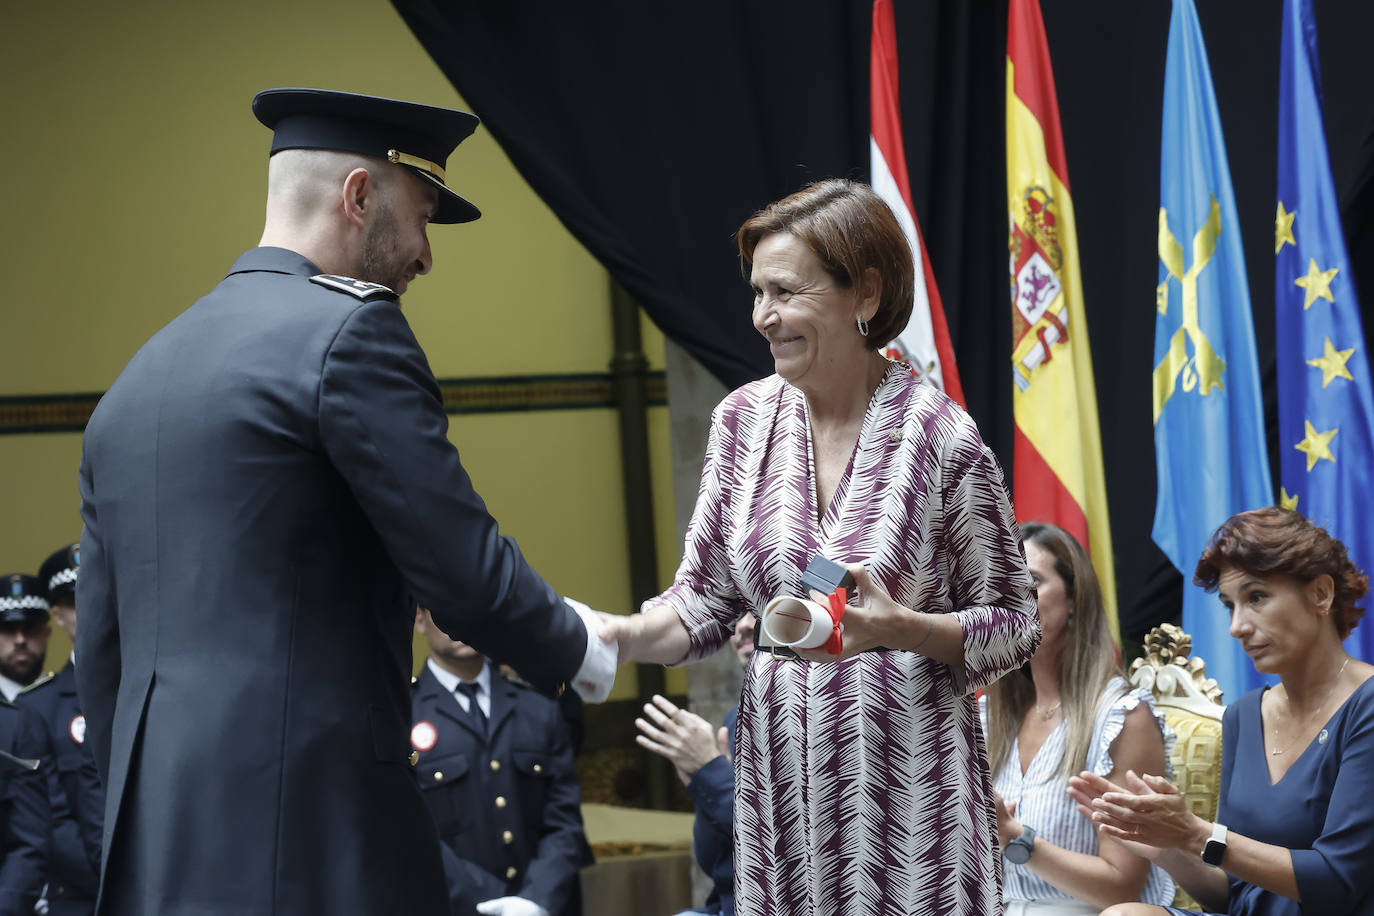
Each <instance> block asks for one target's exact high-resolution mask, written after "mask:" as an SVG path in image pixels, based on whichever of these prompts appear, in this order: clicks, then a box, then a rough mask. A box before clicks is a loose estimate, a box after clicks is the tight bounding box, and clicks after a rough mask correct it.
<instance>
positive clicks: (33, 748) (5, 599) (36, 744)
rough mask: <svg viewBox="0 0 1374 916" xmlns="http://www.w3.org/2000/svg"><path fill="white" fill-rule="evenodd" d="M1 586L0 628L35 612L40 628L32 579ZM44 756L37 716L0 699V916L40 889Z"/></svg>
mask: <svg viewBox="0 0 1374 916" xmlns="http://www.w3.org/2000/svg"><path fill="white" fill-rule="evenodd" d="M2 581H3V583H4V590H3V592H0V628H6V629H8V628H11V627H23V626H27V625H30V624H31V623H32V616H33V612H34V610H35V609H39V610H41V611H42V614H43V621H44V626H46V622H47V614H48V611H47V602H46V601H45V600H44V599H43V593H42V589H41V588H40V587H39V585H38V580H37V579H36V578H34V577H33V576H26V575H23V574H19V573H16V574H13V575H9V576H5V577H4V579H3V580H2ZM42 660H43V657H42V656H41V655H39V656H38V661H39V664H40V665H41V664H42ZM47 753H48V742H47V739H46V738H45V737H44V735H43V723H42V722H41V721H39V719H38V716H36V715H35V714H34V713H32V712H30V711H28V710H26V709H20V708H19V707H18V706H15V705H14V704H13V703H11V702H9V701H8V699H3V700H0V916H29V914H31V913H32V912H33V911H34V905H35V904H36V903H37V902H38V898H39V896H40V894H41V893H42V890H43V878H44V873H45V871H46V870H47V865H48V831H49V819H50V816H51V812H50V809H49V804H48V793H47V791H46V787H45V783H44V778H43V772H42V769H41V766H40V760H41V759H42V758H43V756H44V755H46V754H47Z"/></svg>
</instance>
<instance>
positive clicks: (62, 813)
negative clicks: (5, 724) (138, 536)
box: [15, 544, 105, 916]
mask: <svg viewBox="0 0 1374 916" xmlns="http://www.w3.org/2000/svg"><path fill="white" fill-rule="evenodd" d="M80 566H81V545H80V544H69V545H67V546H66V547H63V548H62V549H61V550H58V551H57V552H55V553H53V555H52V556H50V557H48V558H47V559H46V560H44V561H43V565H42V566H41V567H39V570H38V581H39V584H40V585H41V586H43V587H44V588H45V589H46V590H47V599H48V605H49V611H50V612H51V613H52V618H53V620H55V621H57V625H58V626H60V627H62V628H63V629H64V630H66V631H67V632H68V633H69V634H70V635H71V636H72V638H73V639H75V637H76V575H77V569H78V568H79V567H80ZM75 664H76V653H75V652H73V653H72V657H71V658H70V659H69V660H68V662H67V664H66V665H64V666H63V667H62V668H61V669H60V670H59V671H58V672H57V674H55V675H47V676H45V677H41V678H39V679H38V680H37V681H35V682H34V683H33V684H31V685H29V686H28V687H26V688H25V689H24V690H23V691H22V692H21V693H20V694H19V696H18V697H16V698H15V704H16V705H18V706H22V707H24V708H26V709H31V710H33V711H34V712H36V713H37V714H38V715H39V717H40V718H41V719H42V720H43V724H44V726H45V731H46V732H47V739H48V745H49V748H50V751H51V753H50V754H49V755H48V756H47V757H46V758H45V759H44V765H45V768H46V769H47V770H48V798H49V801H50V802H51V804H52V848H51V855H50V859H49V866H48V881H47V893H46V895H45V898H46V900H47V904H48V916H90V914H91V913H93V912H95V894H96V886H97V881H98V878H99V875H100V828H101V820H102V815H103V810H104V804H105V792H104V790H103V789H102V788H101V786H100V780H99V777H98V776H97V775H96V770H95V758H94V757H93V756H92V755H91V752H90V748H89V747H88V746H87V745H86V718H85V716H83V715H81V709H80V704H79V703H78V702H77V698H76V672H75V668H74V665H75Z"/></svg>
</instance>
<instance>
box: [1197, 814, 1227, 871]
mask: <svg viewBox="0 0 1374 916" xmlns="http://www.w3.org/2000/svg"><path fill="white" fill-rule="evenodd" d="M1225 855H1226V827H1225V825H1223V824H1213V825H1212V838H1211V839H1210V840H1208V841H1207V842H1206V843H1205V844H1204V845H1203V847H1202V861H1204V862H1206V863H1207V864H1208V865H1215V866H1220V865H1221V860H1222V858H1224V857H1225Z"/></svg>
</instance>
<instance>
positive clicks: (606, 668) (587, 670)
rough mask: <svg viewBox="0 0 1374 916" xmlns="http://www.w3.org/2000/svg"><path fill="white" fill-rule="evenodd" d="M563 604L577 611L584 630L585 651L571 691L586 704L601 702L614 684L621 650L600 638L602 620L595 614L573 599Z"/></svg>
mask: <svg viewBox="0 0 1374 916" xmlns="http://www.w3.org/2000/svg"><path fill="white" fill-rule="evenodd" d="M563 601H564V603H566V604H567V605H568V607H570V608H572V609H573V610H574V611H576V612H577V616H578V617H580V618H582V623H583V625H584V626H586V628H587V651H586V653H585V654H584V655H583V656H582V667H581V668H578V669H577V674H575V675H573V679H572V688H573V690H576V691H577V695H578V696H580V697H581V698H582V699H584V700H586V701H587V702H588V703H604V702H606V698H607V697H608V696H610V695H611V687H612V686H613V685H614V684H615V669H616V664H617V661H616V657H617V655H618V654H619V652H620V647H619V645H618V644H617V643H616V641H615V640H611V641H610V642H606V641H605V640H603V639H602V638H601V620H600V617H599V615H598V614H597V613H596V611H593V610H592V609H591V608H589V607H587V605H585V604H583V603H582V602H581V601H577V600H575V599H573V598H567V597H565V598H564V599H563Z"/></svg>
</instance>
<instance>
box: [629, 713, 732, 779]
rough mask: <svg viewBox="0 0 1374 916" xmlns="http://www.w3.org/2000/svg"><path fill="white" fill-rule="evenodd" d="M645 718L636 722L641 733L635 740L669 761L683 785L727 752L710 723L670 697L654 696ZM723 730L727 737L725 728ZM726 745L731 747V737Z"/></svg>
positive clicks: (726, 741)
mask: <svg viewBox="0 0 1374 916" xmlns="http://www.w3.org/2000/svg"><path fill="white" fill-rule="evenodd" d="M644 715H645V717H646V718H644V719H635V727H636V728H638V729H639V731H640V734H638V735H636V736H635V741H636V742H638V744H639V746H640V747H643V748H647V749H648V750H651V751H653V752H654V753H655V754H658V755H659V756H661V757H666V758H668V760H669V761H670V762H671V763H672V764H673V766H674V767H675V768H676V769H677V775H678V778H679V779H681V780H682V784H683V785H686V784H687V783H688V782H690V781H691V779H692V777H693V776H694V775H696V772H697V770H699V769H701V768H702V767H704V766H706V764H708V763H710V762H711V761H712V760H715V759H716V758H717V757H720V756H721V755H722V754H724V753H725V752H724V751H723V750H722V748H721V739H720V736H719V735H718V734H717V733H716V731H715V730H714V729H712V728H711V723H710V722H707V721H706V720H705V719H703V718H702V717H701V716H699V715H697V714H696V713H693V712H689V711H688V710H686V709H682V708H680V707H678V706H677V705H676V704H674V703H673V702H672V701H671V700H669V699H668V698H667V697H661V696H658V695H657V694H655V695H654V698H653V701H652V702H649V703H645V704H644ZM720 731H721V732H722V733H725V734H726V735H727V736H728V732H726V731H725V729H723V728H722V729H721V730H720ZM725 743H726V745H727V746H728V743H729V738H728V737H726V739H725ZM727 756H728V755H727Z"/></svg>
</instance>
